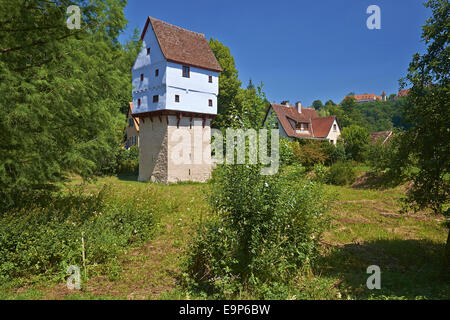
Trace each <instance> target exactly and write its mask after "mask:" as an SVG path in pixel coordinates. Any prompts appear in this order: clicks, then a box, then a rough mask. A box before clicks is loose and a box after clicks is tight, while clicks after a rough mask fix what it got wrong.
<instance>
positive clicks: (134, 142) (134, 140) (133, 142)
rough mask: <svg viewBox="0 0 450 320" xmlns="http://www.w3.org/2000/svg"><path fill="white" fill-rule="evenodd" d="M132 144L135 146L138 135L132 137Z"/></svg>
mask: <svg viewBox="0 0 450 320" xmlns="http://www.w3.org/2000/svg"><path fill="white" fill-rule="evenodd" d="M131 145H133V146H135V145H136V136H132V137H131Z"/></svg>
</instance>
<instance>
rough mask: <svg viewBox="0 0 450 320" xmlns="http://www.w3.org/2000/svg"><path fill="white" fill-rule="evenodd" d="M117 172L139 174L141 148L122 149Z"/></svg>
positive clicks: (118, 158)
mask: <svg viewBox="0 0 450 320" xmlns="http://www.w3.org/2000/svg"><path fill="white" fill-rule="evenodd" d="M117 164H118V165H117V173H131V174H137V173H138V171H139V148H138V147H137V146H132V147H131V148H129V149H121V150H120V152H119V154H118V156H117Z"/></svg>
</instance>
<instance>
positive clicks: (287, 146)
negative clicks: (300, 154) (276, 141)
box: [280, 139, 294, 165]
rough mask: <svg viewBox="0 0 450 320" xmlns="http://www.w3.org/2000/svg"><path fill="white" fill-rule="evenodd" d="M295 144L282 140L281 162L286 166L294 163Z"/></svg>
mask: <svg viewBox="0 0 450 320" xmlns="http://www.w3.org/2000/svg"><path fill="white" fill-rule="evenodd" d="M292 146H293V142H291V141H289V140H287V139H280V162H281V164H284V165H291V164H292V163H293V162H294V152H293V149H292Z"/></svg>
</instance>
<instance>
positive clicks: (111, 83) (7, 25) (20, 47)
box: [0, 0, 136, 208]
mask: <svg viewBox="0 0 450 320" xmlns="http://www.w3.org/2000/svg"><path fill="white" fill-rule="evenodd" d="M69 4H75V5H78V6H79V7H80V8H81V14H82V16H81V29H78V30H77V29H74V30H71V29H68V28H67V25H66V16H65V12H66V9H67V7H66V6H68V5H69ZM125 5H126V3H125V2H124V1H120V0H104V1H100V0H98V1H90V2H89V4H87V2H86V1H82V0H79V1H58V2H53V1H38V0H30V1H27V2H26V3H25V4H23V5H19V4H18V3H17V2H14V1H10V0H0V21H1V25H2V29H3V30H2V32H1V33H0V96H1V97H2V98H1V99H0V112H1V114H2V117H1V118H0V207H1V208H10V207H12V206H16V205H17V204H18V203H20V202H23V201H24V200H25V199H29V198H32V197H34V196H36V194H39V193H42V192H45V191H47V190H51V189H52V188H54V187H55V186H56V185H57V184H56V183H57V182H60V181H62V180H64V178H65V177H67V175H68V174H70V173H75V174H79V175H81V176H82V177H83V178H89V177H92V176H93V175H94V174H95V173H96V172H97V171H98V169H99V163H101V162H105V161H107V159H108V157H109V156H110V155H111V154H112V150H115V149H116V147H117V146H118V145H119V144H120V141H121V135H122V127H123V121H124V116H123V115H121V114H120V107H121V106H122V105H123V104H124V103H126V102H128V101H130V100H129V99H130V96H131V77H130V65H131V62H132V61H133V59H134V56H135V52H133V50H134V49H133V48H135V47H136V46H134V47H133V46H132V47H133V48H128V49H125V48H123V47H122V45H121V44H120V43H119V42H118V36H119V33H120V31H121V30H123V28H124V27H125V25H126V20H125V17H124V13H123V9H124V7H125Z"/></svg>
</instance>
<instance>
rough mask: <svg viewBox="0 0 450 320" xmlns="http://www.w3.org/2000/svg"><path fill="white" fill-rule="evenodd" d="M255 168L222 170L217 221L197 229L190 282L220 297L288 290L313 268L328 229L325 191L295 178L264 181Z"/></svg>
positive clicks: (214, 204)
mask: <svg viewBox="0 0 450 320" xmlns="http://www.w3.org/2000/svg"><path fill="white" fill-rule="evenodd" d="M259 170H260V168H259V166H257V165H225V166H219V167H218V168H217V169H216V170H215V171H214V174H213V179H212V186H211V191H210V192H211V193H210V204H211V208H212V209H213V213H214V214H213V215H212V216H211V217H210V219H208V221H206V222H204V223H201V224H200V225H199V231H198V232H197V236H196V237H195V238H194V240H193V242H192V243H191V244H190V247H189V250H188V256H187V260H186V268H187V273H186V276H187V280H189V281H194V282H196V283H197V284H203V285H206V286H207V287H208V288H209V289H213V290H214V291H215V292H217V293H218V296H219V297H224V296H233V295H235V294H236V293H237V292H239V291H240V290H242V289H249V290H251V289H252V288H253V289H255V288H260V287H262V286H264V287H267V286H271V285H272V284H276V283H278V284H286V283H289V282H290V281H291V279H292V278H293V275H295V274H296V272H298V270H299V269H298V268H299V267H300V266H302V265H304V264H311V263H313V262H314V258H315V257H316V255H317V247H318V241H319V239H320V236H321V234H322V232H323V230H324V228H325V222H326V219H325V212H326V210H327V207H328V205H327V201H326V200H325V195H324V192H323V189H322V186H321V185H320V184H318V183H315V182H312V181H308V180H306V179H305V178H304V176H302V175H300V174H296V173H295V172H292V173H291V174H290V175H288V176H287V175H283V174H280V173H279V174H277V175H273V176H263V175H261V174H260V171H259Z"/></svg>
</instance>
